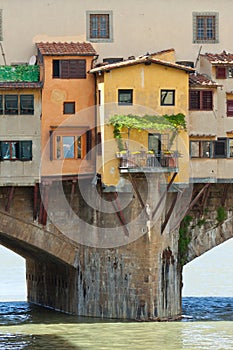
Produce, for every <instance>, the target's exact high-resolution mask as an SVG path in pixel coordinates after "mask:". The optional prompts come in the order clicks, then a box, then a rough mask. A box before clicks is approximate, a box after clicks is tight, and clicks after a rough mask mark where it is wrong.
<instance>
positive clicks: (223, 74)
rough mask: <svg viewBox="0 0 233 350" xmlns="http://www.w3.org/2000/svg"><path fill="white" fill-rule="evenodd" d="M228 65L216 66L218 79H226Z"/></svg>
mask: <svg viewBox="0 0 233 350" xmlns="http://www.w3.org/2000/svg"><path fill="white" fill-rule="evenodd" d="M226 77H227V74H226V67H220V66H217V67H216V79H226Z"/></svg>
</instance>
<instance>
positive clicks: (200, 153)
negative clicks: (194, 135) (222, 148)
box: [190, 140, 213, 159]
mask: <svg viewBox="0 0 233 350" xmlns="http://www.w3.org/2000/svg"><path fill="white" fill-rule="evenodd" d="M193 143H198V156H196V155H193V152H192V144H193ZM205 143H209V156H208V155H207V154H206V155H205V154H204V152H205V151H204V147H203V145H204V144H205ZM212 146H213V141H212V140H190V158H192V159H193V158H194V159H199V158H205V159H209V158H212V152H213V147H212Z"/></svg>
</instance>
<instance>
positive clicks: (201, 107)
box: [189, 90, 213, 111]
mask: <svg viewBox="0 0 233 350" xmlns="http://www.w3.org/2000/svg"><path fill="white" fill-rule="evenodd" d="M192 93H195V94H196V95H198V96H199V97H198V101H197V103H196V102H195V100H194V98H193V97H192V96H191V95H192ZM207 93H211V108H210V107H208V108H204V103H207V102H206V100H205V98H207V97H204V95H205V94H207ZM195 103H196V104H197V105H198V107H194V104H195ZM189 110H190V111H213V91H212V90H189Z"/></svg>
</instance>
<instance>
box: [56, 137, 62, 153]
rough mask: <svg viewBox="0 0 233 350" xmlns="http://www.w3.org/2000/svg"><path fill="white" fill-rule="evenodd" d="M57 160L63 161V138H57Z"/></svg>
mask: <svg viewBox="0 0 233 350" xmlns="http://www.w3.org/2000/svg"><path fill="white" fill-rule="evenodd" d="M56 153H57V155H56V158H57V159H61V136H57V149H56Z"/></svg>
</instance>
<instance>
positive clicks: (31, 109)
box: [19, 94, 34, 115]
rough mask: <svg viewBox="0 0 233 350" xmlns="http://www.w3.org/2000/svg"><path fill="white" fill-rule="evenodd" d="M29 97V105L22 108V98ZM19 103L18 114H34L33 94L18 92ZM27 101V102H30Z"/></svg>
mask: <svg viewBox="0 0 233 350" xmlns="http://www.w3.org/2000/svg"><path fill="white" fill-rule="evenodd" d="M24 98H25V99H26V98H29V99H30V103H31V107H30V106H29V107H28V108H23V103H24V102H25V101H23V99H24ZM19 103H20V107H19V108H20V114H21V115H33V114H34V95H33V94H20V95H19ZM30 103H29V104H30Z"/></svg>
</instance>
